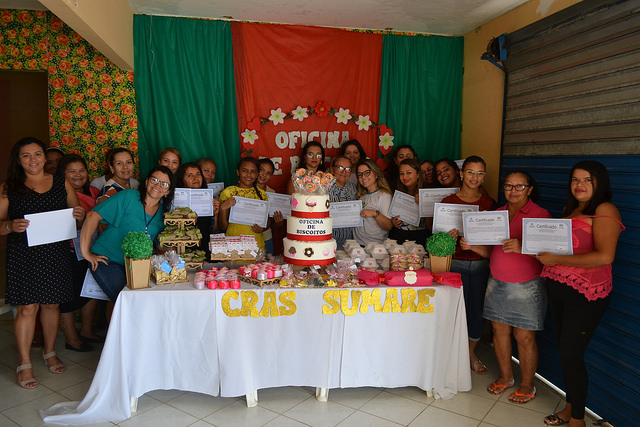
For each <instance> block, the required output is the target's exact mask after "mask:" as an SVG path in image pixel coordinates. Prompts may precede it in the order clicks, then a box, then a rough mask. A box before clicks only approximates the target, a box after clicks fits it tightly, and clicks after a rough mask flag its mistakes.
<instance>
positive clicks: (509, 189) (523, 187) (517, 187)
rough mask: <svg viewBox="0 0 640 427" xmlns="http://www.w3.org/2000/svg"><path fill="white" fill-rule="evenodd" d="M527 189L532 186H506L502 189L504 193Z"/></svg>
mask: <svg viewBox="0 0 640 427" xmlns="http://www.w3.org/2000/svg"><path fill="white" fill-rule="evenodd" d="M527 187H531V186H530V185H525V184H516V185H511V184H505V185H503V186H502V188H504V191H511V190H516V191H524V190H525V188H527Z"/></svg>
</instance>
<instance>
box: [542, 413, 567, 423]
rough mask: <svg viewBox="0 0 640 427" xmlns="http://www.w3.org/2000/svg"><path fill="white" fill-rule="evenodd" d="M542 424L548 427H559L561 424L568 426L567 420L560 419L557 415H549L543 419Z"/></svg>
mask: <svg viewBox="0 0 640 427" xmlns="http://www.w3.org/2000/svg"><path fill="white" fill-rule="evenodd" d="M544 423H545V424H546V425H548V426H561V425H562V424H568V423H569V420H565V419H562V418H560V415H558V414H551V415H547V416H546V417H544Z"/></svg>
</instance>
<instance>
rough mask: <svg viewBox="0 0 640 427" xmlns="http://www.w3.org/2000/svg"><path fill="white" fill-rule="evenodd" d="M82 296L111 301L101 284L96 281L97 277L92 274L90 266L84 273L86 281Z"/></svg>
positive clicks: (81, 292) (83, 285)
mask: <svg viewBox="0 0 640 427" xmlns="http://www.w3.org/2000/svg"><path fill="white" fill-rule="evenodd" d="M80 296H81V297H85V298H93V299H101V300H105V301H109V297H108V296H107V294H105V293H104V291H103V290H102V288H101V287H100V285H98V282H96V279H94V277H93V274H91V271H90V270H89V269H88V268H87V272H86V274H85V275H84V282H83V283H82V290H81V291H80Z"/></svg>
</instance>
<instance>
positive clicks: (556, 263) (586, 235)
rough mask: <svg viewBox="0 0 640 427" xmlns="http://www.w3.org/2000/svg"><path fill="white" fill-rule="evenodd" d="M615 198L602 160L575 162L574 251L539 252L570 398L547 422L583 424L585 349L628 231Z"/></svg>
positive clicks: (570, 204)
mask: <svg viewBox="0 0 640 427" xmlns="http://www.w3.org/2000/svg"><path fill="white" fill-rule="evenodd" d="M611 197H612V193H611V186H610V184H609V175H608V173H607V170H606V168H605V167H604V166H603V165H602V164H601V163H599V162H596V161H593V160H588V161H582V162H579V163H577V164H576V165H574V166H573V169H572V170H571V175H570V177H569V191H568V195H567V204H566V206H565V208H564V211H563V213H562V216H563V217H564V218H570V219H571V226H572V234H573V255H554V254H551V253H547V252H543V253H540V254H538V255H537V258H538V260H539V261H540V262H541V263H542V264H544V266H545V267H544V268H543V270H542V274H540V276H541V277H544V278H546V279H547V281H546V285H547V292H548V296H549V308H550V310H551V315H552V317H553V323H554V327H555V331H556V336H557V340H558V347H559V348H558V350H559V354H560V363H561V364H562V374H563V376H564V383H565V388H566V401H567V404H566V406H565V407H564V409H562V411H560V412H558V413H555V414H551V415H548V416H547V417H545V419H544V422H545V423H546V424H547V425H554V426H555V425H562V424H566V423H568V424H569V426H570V427H573V426H584V425H585V423H584V408H585V406H586V400H587V385H588V382H589V380H588V376H587V369H586V366H585V364H584V353H585V351H586V349H587V345H588V344H589V340H590V339H591V337H592V336H593V333H594V332H595V330H596V327H597V326H598V323H599V322H600V319H601V318H602V316H603V315H604V313H605V311H606V310H607V307H608V306H609V300H610V296H609V294H610V293H611V290H612V287H613V286H612V276H611V263H612V262H613V260H614V258H615V255H616V246H617V244H618V237H619V235H620V232H621V231H622V230H624V225H622V222H621V218H620V212H618V209H617V208H616V207H615V206H614V205H613V204H612V203H610V200H611Z"/></svg>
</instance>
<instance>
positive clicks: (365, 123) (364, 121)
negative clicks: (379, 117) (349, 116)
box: [356, 115, 371, 130]
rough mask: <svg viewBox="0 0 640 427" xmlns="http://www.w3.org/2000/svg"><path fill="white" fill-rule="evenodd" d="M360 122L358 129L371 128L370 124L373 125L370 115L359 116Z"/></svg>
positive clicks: (358, 122)
mask: <svg viewBox="0 0 640 427" xmlns="http://www.w3.org/2000/svg"><path fill="white" fill-rule="evenodd" d="M356 123H357V124H358V130H369V126H371V120H369V116H368V115H367V116H358V120H357V121H356Z"/></svg>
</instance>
